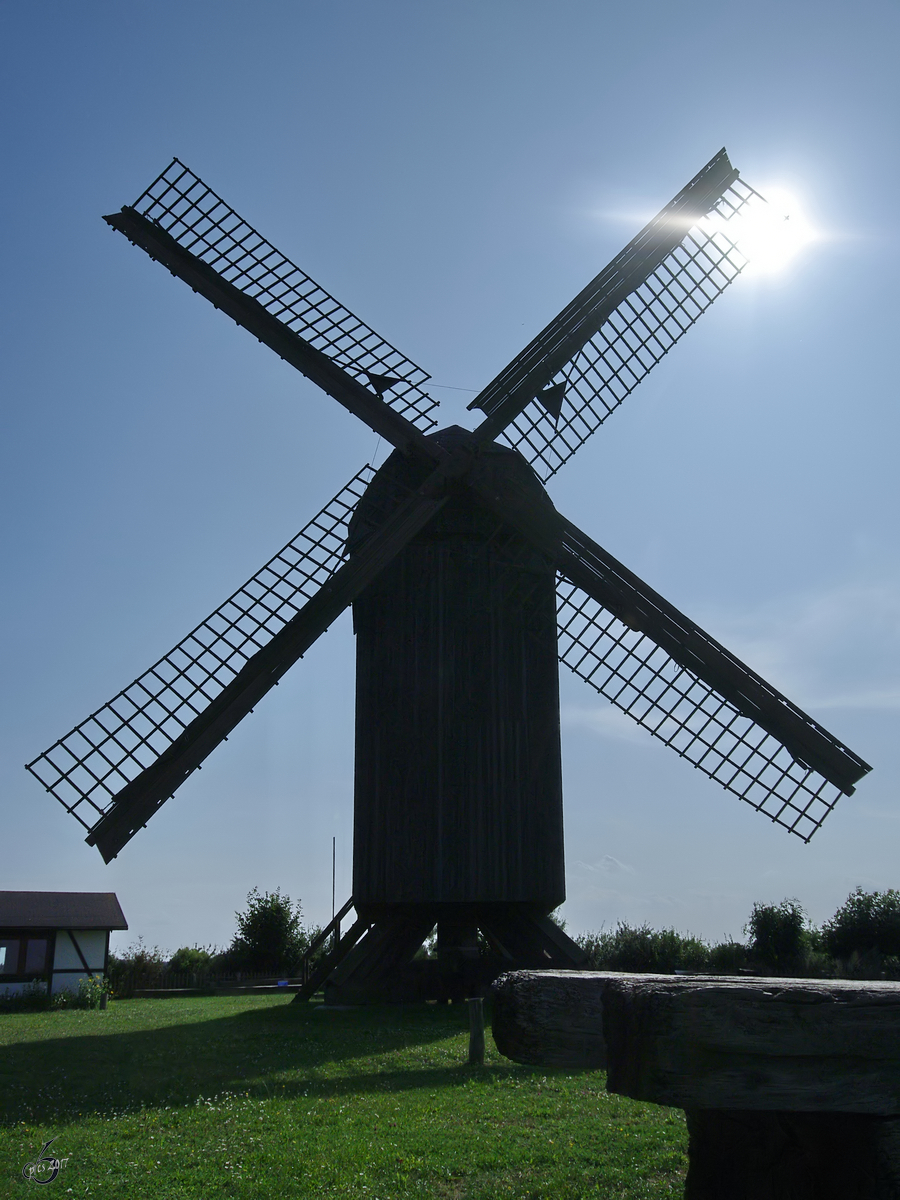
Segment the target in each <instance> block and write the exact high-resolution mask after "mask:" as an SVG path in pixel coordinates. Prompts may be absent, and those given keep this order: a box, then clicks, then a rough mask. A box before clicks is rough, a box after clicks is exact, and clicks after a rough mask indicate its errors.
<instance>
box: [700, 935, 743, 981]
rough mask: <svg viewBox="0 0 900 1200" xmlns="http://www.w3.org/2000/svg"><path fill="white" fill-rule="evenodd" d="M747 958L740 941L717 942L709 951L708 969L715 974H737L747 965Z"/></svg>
mask: <svg viewBox="0 0 900 1200" xmlns="http://www.w3.org/2000/svg"><path fill="white" fill-rule="evenodd" d="M747 958H748V954H747V947H746V946H745V945H744V944H743V943H742V942H732V941H728V942H719V943H718V945H716V946H713V947H712V949H711V950H710V952H709V969H710V970H711V971H712V972H713V973H714V974H715V975H737V974H738V972H739V971H740V970H741V968H742V967H745V966H746V965H747Z"/></svg>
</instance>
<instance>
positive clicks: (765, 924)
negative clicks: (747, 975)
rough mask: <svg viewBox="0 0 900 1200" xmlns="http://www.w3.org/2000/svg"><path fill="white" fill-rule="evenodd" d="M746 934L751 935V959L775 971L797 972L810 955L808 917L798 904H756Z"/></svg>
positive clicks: (790, 902)
mask: <svg viewBox="0 0 900 1200" xmlns="http://www.w3.org/2000/svg"><path fill="white" fill-rule="evenodd" d="M744 932H745V933H749V934H750V946H749V950H750V954H751V956H752V957H753V958H757V959H761V960H762V962H764V963H766V964H767V966H769V967H771V968H774V970H776V971H793V970H798V969H799V968H800V967H802V965H803V962H804V961H805V959H806V957H807V954H808V953H809V949H810V939H809V935H808V933H807V930H806V913H805V912H804V911H803V908H802V907H801V905H800V901H799V900H782V902H781V903H780V904H754V905H753V911H752V912H751V914H750V920H749V921H748V922H747V924H746V925H745V926H744Z"/></svg>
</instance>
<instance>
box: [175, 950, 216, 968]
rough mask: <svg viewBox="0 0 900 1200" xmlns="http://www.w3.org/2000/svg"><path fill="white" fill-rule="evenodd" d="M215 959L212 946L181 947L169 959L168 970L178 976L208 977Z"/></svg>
mask: <svg viewBox="0 0 900 1200" xmlns="http://www.w3.org/2000/svg"><path fill="white" fill-rule="evenodd" d="M215 958H216V951H215V949H214V948H213V947H212V946H181V947H179V949H178V950H176V951H175V953H174V954H173V955H172V957H171V958H170V959H169V970H170V971H172V972H174V973H175V974H178V975H208V974H209V973H210V971H211V970H212V966H213V962H214V960H215Z"/></svg>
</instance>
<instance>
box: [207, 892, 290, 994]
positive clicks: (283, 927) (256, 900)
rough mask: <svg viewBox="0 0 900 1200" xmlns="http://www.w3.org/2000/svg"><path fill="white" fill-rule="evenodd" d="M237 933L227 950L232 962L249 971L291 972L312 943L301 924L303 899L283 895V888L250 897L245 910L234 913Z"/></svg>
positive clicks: (254, 893)
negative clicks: (295, 901) (296, 899)
mask: <svg viewBox="0 0 900 1200" xmlns="http://www.w3.org/2000/svg"><path fill="white" fill-rule="evenodd" d="M234 915H235V918H236V919H237V927H238V931H237V935H236V936H235V939H234V942H233V943H232V945H231V947H230V949H229V950H228V952H227V957H228V960H229V962H230V963H231V965H233V966H235V967H238V968H240V969H241V970H246V971H260V972H269V973H271V974H273V975H291V974H292V973H293V972H294V970H295V969H296V968H297V966H298V965H299V962H300V959H301V958H302V956H303V952H304V950H305V949H306V948H307V946H308V945H309V941H310V939H309V934H308V933H307V931H306V930H305V929H304V928H303V926H302V925H301V923H300V919H301V915H302V914H301V909H300V902H299V901H297V903H294V902H293V901H292V900H291V898H290V896H282V894H281V891H280V889H278V888H276V889H275V891H274V892H262V893H261V892H260V891H259V889H258V888H254V889H253V890H252V891H251V892H250V893H249V894H248V896H247V910H246V912H242V913H240V912H237V913H235V914H234Z"/></svg>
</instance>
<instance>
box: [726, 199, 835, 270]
mask: <svg viewBox="0 0 900 1200" xmlns="http://www.w3.org/2000/svg"><path fill="white" fill-rule="evenodd" d="M717 216H718V214H716V213H712V214H710V217H709V218H708V220H710V221H711V222H712V223H716V218H717ZM720 228H721V230H722V232H723V233H724V234H725V236H726V237H727V238H728V239H729V241H731V242H732V243H733V244H734V245H736V246H737V249H738V250H739V251H740V253H741V254H742V255H743V256H744V258H746V259H747V271H748V273H751V272H752V273H753V274H765V275H774V274H777V273H778V272H780V271H783V270H784V269H785V268H786V267H787V266H788V265H789V264H790V263H791V262H792V261H793V260H794V259H795V258H796V256H797V255H798V254H799V253H800V251H801V250H803V249H804V248H805V247H806V246H808V245H809V244H810V243H811V242H814V241H815V240H816V239H817V238H818V236H819V235H818V234H817V233H816V231H815V229H814V228H813V227H812V225H811V224H810V222H809V220H808V219H807V218H806V216H805V214H804V212H803V208H802V205H801V203H800V202H799V201H798V199H797V197H796V196H793V195H792V194H791V193H789V192H787V191H785V190H784V189H782V188H779V187H771V188H767V189H766V190H765V192H764V193H763V194H762V195H760V194H759V193H757V194H756V195H754V196H752V197H751V198H750V200H749V201H748V203H747V204H745V205H744V207H743V208H742V209H741V210H740V212H739V213H737V214H736V215H735V216H733V217H732V218H731V219H730V220H729V221H728V222H727V224H726V223H725V222H724V221H723V222H721V225H720Z"/></svg>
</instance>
